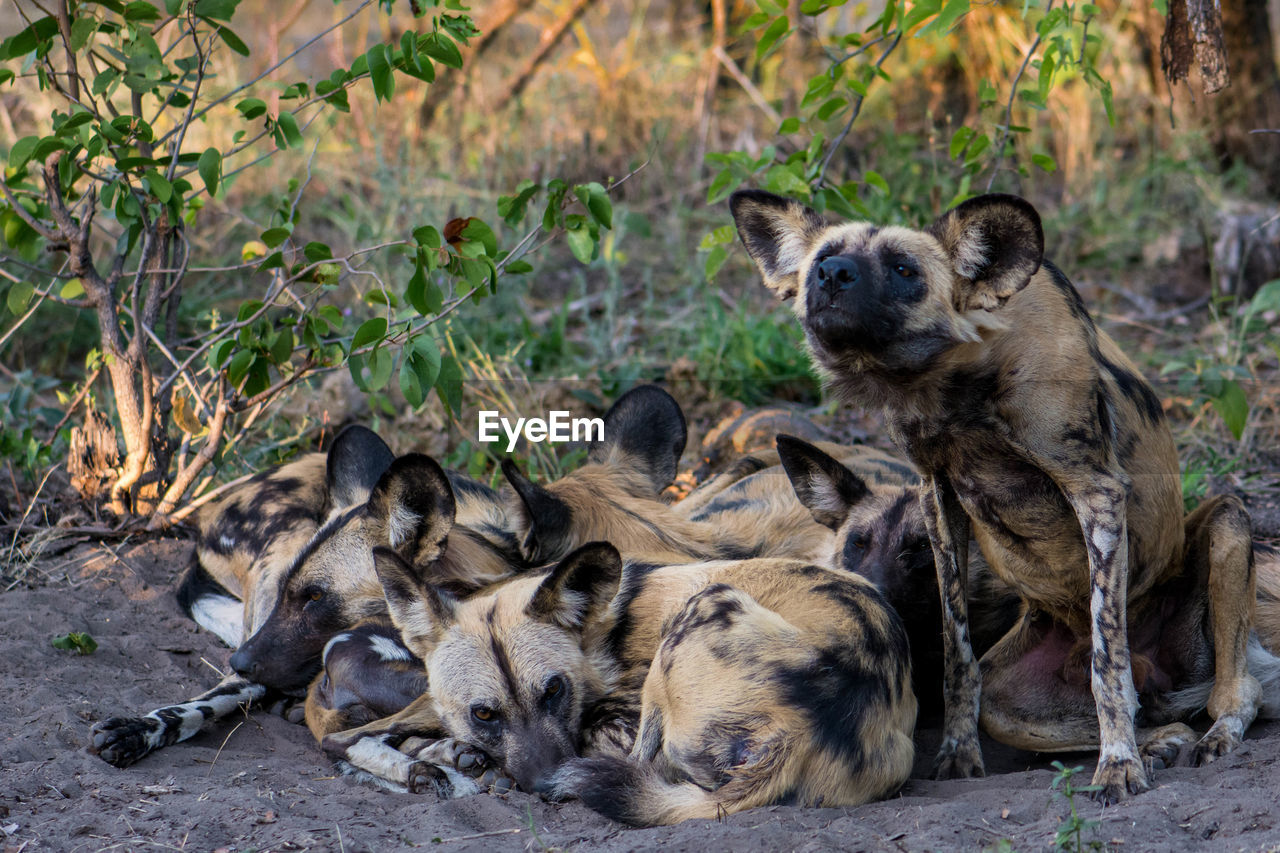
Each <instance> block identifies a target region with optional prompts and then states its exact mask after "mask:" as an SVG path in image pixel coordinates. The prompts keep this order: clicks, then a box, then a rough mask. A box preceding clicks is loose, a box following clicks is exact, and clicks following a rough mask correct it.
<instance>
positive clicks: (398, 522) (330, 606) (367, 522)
mask: <svg viewBox="0 0 1280 853" xmlns="http://www.w3.org/2000/svg"><path fill="white" fill-rule="evenodd" d="M344 435H346V433H344ZM383 446H384V447H385V445H383ZM365 451H367V448H365V447H358V446H347V445H340V444H339V443H335V445H334V447H333V449H332V450H331V451H330V453H329V480H330V493H331V494H332V495H334V496H335V506H336V507H337V508H336V509H335V510H334V512H333V513H332V514H331V515H330V517H329V519H328V520H327V521H326V522H325V524H324V525H323V526H322V527H321V528H320V530H319V531H318V532H317V533H316V535H315V537H314V538H313V539H312V540H311V542H310V544H308V545H307V547H306V548H304V549H303V550H302V552H301V553H300V554H298V556H297V558H296V559H295V560H294V563H293V565H292V566H291V567H290V569H289V571H288V573H287V574H286V575H285V580H284V583H283V586H282V588H281V590H280V595H279V598H278V599H277V601H276V605H275V607H274V608H273V609H272V611H271V614H270V615H269V616H268V617H267V619H266V621H265V622H264V623H263V624H262V625H261V626H260V627H259V628H258V630H257V631H256V632H255V633H254V635H253V636H252V637H250V638H249V640H248V641H246V642H245V643H244V644H243V645H242V646H241V647H240V648H239V649H238V650H237V651H236V653H235V654H234V655H232V656H231V665H232V667H233V668H234V669H235V670H236V672H238V673H240V674H241V675H243V676H245V677H246V678H248V679H250V680H252V681H256V682H258V683H260V684H265V685H267V686H268V687H273V688H276V689H278V690H283V691H287V692H296V691H300V690H302V689H304V688H305V687H306V685H307V683H308V682H309V681H310V680H311V678H312V677H313V676H314V675H315V674H316V673H317V672H318V671H319V668H320V655H321V651H322V650H323V649H324V646H325V644H326V643H327V642H329V640H330V639H331V638H332V637H333V636H334V635H335V634H337V633H339V632H340V631H343V630H345V629H347V628H350V627H351V626H352V625H354V624H355V623H356V622H358V621H359V620H360V619H363V618H364V617H366V616H370V615H374V614H377V613H381V612H384V610H385V604H384V602H383V598H382V588H381V586H380V585H379V584H378V577H377V573H376V572H375V571H374V567H373V557H372V549H373V548H374V547H376V546H379V545H381V546H389V547H392V548H395V549H396V551H397V552H398V553H399V554H400V555H401V556H402V557H403V558H404V559H406V560H408V561H410V562H412V563H414V564H417V565H430V566H431V567H432V571H433V572H434V573H435V574H434V575H433V577H434V579H435V580H436V582H438V583H450V584H453V585H455V587H456V588H457V589H458V590H459V591H462V590H470V589H474V588H476V587H478V586H481V585H483V584H485V583H489V582H492V581H495V580H498V579H500V578H502V577H505V576H507V575H509V574H511V573H512V572H513V571H515V570H516V569H517V568H518V566H517V565H515V564H514V563H513V562H512V559H513V558H512V557H510V556H508V555H505V554H504V553H503V552H502V551H501V550H499V549H497V548H495V547H493V546H492V545H491V544H490V543H489V542H488V541H487V540H484V539H482V538H481V537H479V536H478V535H476V534H475V533H473V532H471V531H469V530H467V529H465V528H460V527H456V526H455V515H456V501H455V497H454V492H453V489H452V487H451V485H450V481H449V478H448V477H447V475H446V474H445V472H444V471H443V470H442V469H441V468H440V466H439V465H438V464H436V462H435V461H434V460H432V459H431V458H430V457H428V456H424V455H422V454H416V453H411V454H408V455H406V456H401V457H399V458H397V459H394V461H391V462H390V464H389V465H388V464H384V461H383V459H382V458H381V455H380V454H368V453H366V452H365ZM387 455H389V452H388V454H387Z"/></svg>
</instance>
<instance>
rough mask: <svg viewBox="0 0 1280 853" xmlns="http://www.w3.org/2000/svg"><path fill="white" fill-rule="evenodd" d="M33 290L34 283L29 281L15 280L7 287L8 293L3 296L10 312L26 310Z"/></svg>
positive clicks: (15, 312)
mask: <svg viewBox="0 0 1280 853" xmlns="http://www.w3.org/2000/svg"><path fill="white" fill-rule="evenodd" d="M35 292H36V288H35V285H33V284H32V283H31V282H29V281H15V282H14V283H13V287H10V288H9V295H8V296H7V297H5V304H6V305H8V306H9V311H10V312H11V313H13V314H22V313H23V312H25V311H26V310H27V304H28V303H30V302H31V297H32V296H34V295H35Z"/></svg>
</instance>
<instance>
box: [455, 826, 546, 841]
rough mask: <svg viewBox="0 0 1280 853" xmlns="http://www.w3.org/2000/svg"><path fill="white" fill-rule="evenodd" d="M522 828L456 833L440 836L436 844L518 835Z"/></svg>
mask: <svg viewBox="0 0 1280 853" xmlns="http://www.w3.org/2000/svg"><path fill="white" fill-rule="evenodd" d="M523 831H524V830H523V829H521V828H520V827H518V826H517V827H516V828H515V829H495V830H492V831H490V832H475V833H472V834H471V835H458V836H455V837H453V838H441V839H440V840H439V841H437V842H435V843H436V844H449V843H451V842H454V841H475V840H476V839H477V838H493V837H494V836H498V835H519V834H520V833H521V832H523Z"/></svg>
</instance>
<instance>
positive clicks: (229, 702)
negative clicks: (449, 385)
mask: <svg viewBox="0 0 1280 853" xmlns="http://www.w3.org/2000/svg"><path fill="white" fill-rule="evenodd" d="M352 458H363V459H366V460H368V464H367V465H365V466H362V467H360V468H358V469H352V468H351V467H350V466H349V465H348V464H347V460H349V459H352ZM391 459H392V454H391V451H390V450H389V449H388V448H387V447H386V444H385V443H383V442H382V440H381V439H380V438H378V437H377V435H375V434H374V433H372V432H370V431H369V430H367V429H364V428H363V427H358V426H353V427H348V428H347V429H345V430H343V432H342V433H341V434H339V435H338V437H337V438H336V439H335V440H334V442H333V445H332V447H331V448H330V450H329V453H328V454H327V455H326V454H324V453H308V454H306V455H304V456H302V457H301V458H299V459H297V460H295V461H293V462H289V463H286V464H284V465H281V466H279V467H277V468H273V469H271V470H269V471H264V472H261V473H259V474H257V475H255V476H254V477H252V478H251V479H249V480H248V481H247V482H245V483H244V484H242V485H240V486H238V487H237V488H235V489H234V490H233V491H231V492H230V493H229V494H227V495H226V496H225V497H223V498H221V499H219V500H218V501H216V502H214V503H211V504H209V505H207V506H206V507H204V508H203V509H202V510H201V511H200V512H199V514H198V515H197V517H196V523H197V528H198V530H199V538H198V539H197V542H196V548H195V552H194V554H193V555H192V560H191V565H190V567H189V568H188V569H187V572H186V574H185V575H184V577H183V579H182V581H181V583H180V584H179V587H178V590H177V598H178V603H179V605H180V606H181V607H182V609H183V611H184V612H185V613H186V614H187V615H188V616H190V617H191V618H192V619H193V620H194V621H195V622H196V623H197V624H199V625H200V626H201V627H202V628H205V629H207V630H209V631H212V632H213V633H214V634H216V635H217V636H218V637H219V638H220V639H221V640H222V641H223V642H224V643H226V644H227V645H228V646H231V647H233V648H234V647H236V646H239V645H240V643H241V642H243V641H244V639H245V638H246V637H248V636H249V635H250V634H252V633H253V631H254V629H255V628H256V627H257V626H258V625H260V624H261V623H262V622H263V620H265V618H266V616H267V614H268V613H270V612H271V609H272V608H273V607H274V606H275V601H276V597H277V595H278V592H279V588H280V583H281V581H282V579H283V577H284V574H285V572H286V571H287V570H288V567H289V565H290V564H291V563H292V562H293V560H294V558H295V557H296V556H297V554H298V553H299V552H300V551H301V550H302V549H303V548H304V547H305V546H306V544H307V543H308V542H309V541H310V540H311V539H312V537H314V536H315V533H316V531H317V530H318V529H319V528H320V525H321V524H322V523H323V521H324V518H325V516H326V514H327V513H328V512H329V511H330V509H331V508H333V507H335V506H340V505H342V504H343V503H344V502H349V501H351V500H354V499H355V498H354V497H352V495H355V494H358V493H360V492H361V491H363V493H364V494H366V495H367V493H368V490H369V489H371V488H372V486H373V482H374V481H373V480H367V477H366V480H367V482H362V481H361V480H360V478H359V477H358V476H348V474H353V475H358V474H359V473H361V472H363V471H369V470H372V469H375V468H376V467H377V466H378V465H379V464H381V465H382V467H384V468H385V466H386V465H387V464H389V463H390V461H391ZM378 473H380V472H378ZM373 477H374V480H376V477H377V474H376V473H375V474H373ZM266 695H267V689H266V687H265V686H263V685H261V684H257V683H254V682H251V681H248V680H246V679H244V678H241V677H240V676H234V675H233V676H229V677H227V678H224V679H223V680H222V682H221V683H219V684H218V685H217V686H216V687H214V688H212V689H211V690H209V691H207V692H205V693H203V694H201V695H200V696H197V697H195V698H193V699H191V700H189V701H187V702H184V703H181V704H178V705H169V706H165V707H162V708H157V709H156V710H154V711H151V712H150V713H148V714H146V715H145V716H142V717H113V718H111V719H108V720H104V721H101V722H98V723H95V724H94V726H93V728H92V730H91V732H90V738H91V739H90V746H89V750H90V751H91V752H94V753H96V754H97V755H98V756H99V757H101V758H102V759H103V760H104V761H107V762H108V763H110V764H114V765H115V766H117V767H126V766H128V765H130V764H132V763H134V762H135V761H138V760H139V759H141V758H143V757H144V756H146V755H148V754H149V753H151V752H152V751H154V750H156V749H159V748H160V747H163V746H168V745H169V744H172V743H176V742H178V741H183V740H186V739H188V738H190V737H192V736H193V735H195V733H196V732H198V731H199V730H200V728H201V726H202V725H203V724H204V722H205V721H206V720H209V719H216V718H220V717H223V716H226V715H227V714H230V713H232V712H234V711H235V710H236V709H238V708H240V707H244V706H248V705H249V704H251V703H253V702H257V701H259V700H261V699H263V698H264V697H265V696H266Z"/></svg>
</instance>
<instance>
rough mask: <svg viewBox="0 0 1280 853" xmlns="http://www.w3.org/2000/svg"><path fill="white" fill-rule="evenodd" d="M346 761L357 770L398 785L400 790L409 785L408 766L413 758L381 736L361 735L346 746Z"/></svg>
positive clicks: (411, 763) (411, 764)
mask: <svg viewBox="0 0 1280 853" xmlns="http://www.w3.org/2000/svg"><path fill="white" fill-rule="evenodd" d="M347 761H349V762H351V766H353V767H355V768H357V769H359V770H364V771H366V772H367V773H370V774H372V775H373V776H376V777H377V778H379V779H382V780H385V781H387V782H391V783H392V784H395V785H399V786H400V790H406V789H407V787H408V785H409V768H410V767H411V766H413V761H414V759H412V758H410V757H409V756H407V755H405V754H404V753H403V752H401V751H400V750H398V749H394V748H392V747H390V746H387V743H386V741H385V740H383V739H382V738H381V737H362V738H360V739H359V740H357V741H356V742H355V743H354V744H352V745H351V746H349V747H347Z"/></svg>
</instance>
